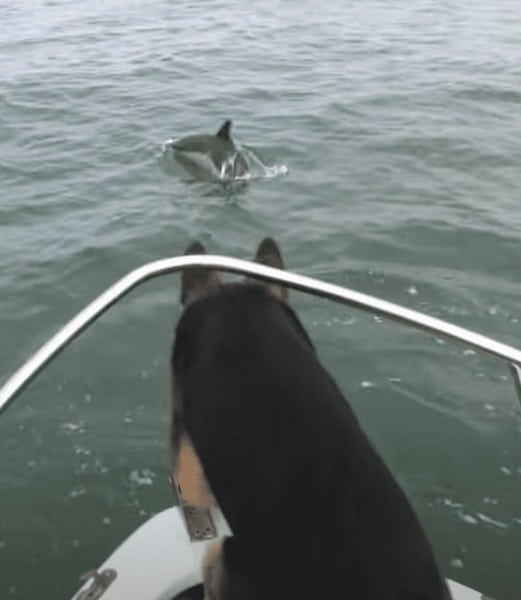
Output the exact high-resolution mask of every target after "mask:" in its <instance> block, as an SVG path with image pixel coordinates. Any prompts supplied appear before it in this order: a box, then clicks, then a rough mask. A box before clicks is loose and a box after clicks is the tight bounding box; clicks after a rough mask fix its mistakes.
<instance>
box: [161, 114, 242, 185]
mask: <svg viewBox="0 0 521 600" xmlns="http://www.w3.org/2000/svg"><path fill="white" fill-rule="evenodd" d="M231 126H232V122H231V121H230V120H229V119H228V120H226V121H225V122H224V123H223V124H222V125H221V127H220V129H219V131H218V132H217V133H216V134H215V135H211V134H202V135H189V136H187V137H184V138H182V139H180V140H179V141H177V142H173V143H172V148H173V149H174V152H175V153H174V156H175V158H176V160H177V161H178V162H179V163H180V164H181V165H183V167H185V168H186V169H187V170H188V171H189V172H190V173H191V174H193V175H196V176H198V177H201V176H203V177H204V178H215V177H216V176H217V178H219V179H234V178H235V177H241V176H244V175H246V174H247V173H248V171H249V165H248V161H247V159H246V157H245V156H244V155H243V154H241V153H240V152H239V150H238V149H237V147H236V146H235V144H234V142H233V140H232V138H231V136H230V128H231Z"/></svg>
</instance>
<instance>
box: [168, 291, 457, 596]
mask: <svg viewBox="0 0 521 600" xmlns="http://www.w3.org/2000/svg"><path fill="white" fill-rule="evenodd" d="M172 367H173V372H174V378H175V383H176V389H177V390H178V393H179V395H180V398H181V401H182V405H183V421H184V427H185V429H186V431H187V433H188V434H189V435H190V437H191V440H192V442H193V445H194V447H195V450H196V452H197V454H198V456H199V458H200V461H201V463H202V466H203V469H204V472H205V475H206V478H207V480H208V482H209V484H210V486H211V489H212V491H213V493H214V495H215V497H216V498H217V500H218V502H219V504H220V507H221V509H222V511H223V513H224V515H225V516H226V518H227V520H228V523H229V524H230V526H231V528H232V531H233V533H234V535H233V537H232V538H229V539H227V540H226V542H225V544H224V564H225V566H226V569H227V572H228V573H229V575H230V578H233V576H234V575H237V576H239V577H238V579H240V580H241V581H243V580H244V578H245V580H246V581H247V582H248V586H247V589H248V595H247V597H246V596H245V595H244V591H243V592H242V594H241V596H240V598H239V597H238V598H237V600H249V599H250V598H252V599H255V600H288V599H293V598H294V599H295V600H317V599H322V598H323V599H324V600H329V599H331V600H333V599H334V598H345V599H352V600H379V599H381V600H413V599H414V600H447V599H448V598H449V597H450V596H449V593H448V591H447V589H446V586H445V583H444V581H443V579H442V577H441V575H440V573H439V571H438V567H437V565H436V561H435V559H434V556H433V552H432V550H431V547H430V544H429V542H428V541H427V538H426V536H425V534H424V532H423V529H422V527H421V525H420V523H419V521H418V519H417V517H416V515H415V513H414V511H413V510H412V508H411V506H410V504H409V502H408V500H407V499H406V497H405V495H404V494H403V492H402V491H401V489H400V488H399V487H398V485H397V484H396V482H395V481H394V479H393V477H392V475H391V474H390V472H389V470H388V469H387V467H386V466H385V465H384V463H383V462H382V460H381V459H380V457H379V456H378V454H377V453H376V451H375V450H374V449H373V447H372V445H371V444H370V442H369V441H368V439H367V437H366V436H365V434H364V433H363V431H362V430H361V428H360V426H359V424H358V421H357V418H356V416H355V415H354V413H353V411H352V410H351V408H350V407H349V405H348V404H347V402H346V400H345V399H344V397H343V396H342V394H341V392H340V390H339V389H338V387H337V385H336V384H335V382H334V381H333V379H332V378H331V376H330V375H329V374H328V373H327V371H326V370H325V369H324V368H323V367H322V366H321V364H320V363H319V361H318V359H317V356H316V353H315V351H314V349H313V347H312V344H311V341H310V339H309V337H308V335H307V333H306V332H305V330H304V328H303V327H302V325H301V323H300V321H299V319H298V318H297V316H296V315H295V313H294V312H293V311H292V310H291V309H290V308H289V306H288V305H286V303H285V302H283V301H280V300H279V299H277V298H276V297H274V295H273V294H270V293H269V292H268V288H266V287H261V286H259V285H224V286H223V285H220V286H219V289H218V291H217V292H216V293H212V294H210V295H208V296H206V297H202V298H198V299H197V300H196V301H194V302H192V303H191V304H190V305H189V306H188V308H187V309H186V311H185V312H184V314H183V316H182V318H181V319H180V321H179V324H178V326H177V332H176V339H175V343H174V348H173V354H172ZM226 597H227V598H228V600H236V597H235V596H234V595H233V592H230V593H229V594H228V596H226Z"/></svg>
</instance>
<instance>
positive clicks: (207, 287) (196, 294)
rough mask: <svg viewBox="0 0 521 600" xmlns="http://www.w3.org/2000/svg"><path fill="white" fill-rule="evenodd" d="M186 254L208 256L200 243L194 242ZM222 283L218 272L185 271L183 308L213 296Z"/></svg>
mask: <svg viewBox="0 0 521 600" xmlns="http://www.w3.org/2000/svg"><path fill="white" fill-rule="evenodd" d="M185 254H206V250H205V248H204V246H203V245H202V244H201V243H200V242H193V243H192V244H190V246H188V248H187V249H186V250H185ZM220 285H221V281H220V279H219V275H218V273H217V271H214V270H212V269H205V268H201V267H191V268H190V269H185V270H184V271H183V272H182V274H181V303H182V304H183V306H187V305H188V304H190V303H192V302H195V301H196V300H201V299H202V298H205V297H206V296H211V295H212V294H216V293H217V292H218V291H219V287H220Z"/></svg>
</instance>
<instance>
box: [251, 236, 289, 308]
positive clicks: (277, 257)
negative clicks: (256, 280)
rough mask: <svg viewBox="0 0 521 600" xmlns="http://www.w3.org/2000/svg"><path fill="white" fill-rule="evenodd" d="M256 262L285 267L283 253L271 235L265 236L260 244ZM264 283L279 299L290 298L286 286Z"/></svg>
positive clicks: (278, 267) (268, 265)
mask: <svg viewBox="0 0 521 600" xmlns="http://www.w3.org/2000/svg"><path fill="white" fill-rule="evenodd" d="M255 262H258V263H260V264H261V265H266V266H267V267H274V268H275V269H284V261H283V260H282V254H281V253H280V250H279V247H278V245H277V242H276V241H275V240H274V239H272V238H270V237H267V238H264V239H263V240H262V242H261V243H260V244H259V247H258V248H257V254H256V255H255ZM264 285H265V286H266V288H267V290H268V292H269V293H270V294H271V295H272V296H275V298H277V299H278V300H283V301H286V300H287V299H288V289H287V288H285V287H284V286H282V285H279V284H278V283H266V284H264Z"/></svg>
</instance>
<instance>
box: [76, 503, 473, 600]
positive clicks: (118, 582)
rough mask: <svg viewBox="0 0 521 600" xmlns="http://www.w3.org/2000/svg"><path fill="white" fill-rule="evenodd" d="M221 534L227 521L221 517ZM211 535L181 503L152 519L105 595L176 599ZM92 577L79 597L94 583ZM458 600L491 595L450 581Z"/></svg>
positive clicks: (128, 544) (112, 560)
mask: <svg viewBox="0 0 521 600" xmlns="http://www.w3.org/2000/svg"><path fill="white" fill-rule="evenodd" d="M215 521H216V525H217V530H218V533H219V534H220V535H226V534H227V533H228V530H227V527H226V524H225V523H224V522H223V521H222V519H219V517H218V516H217V517H216V519H215ZM212 541H213V540H210V541H198V542H190V539H189V537H188V533H187V531H186V527H185V524H184V520H183V517H182V514H181V511H180V510H179V508H178V507H177V506H176V507H173V508H169V509H167V510H164V511H163V512H161V513H159V514H157V515H156V516H154V517H152V518H151V519H149V520H148V521H147V522H146V523H144V524H143V525H142V526H141V527H139V529H137V530H136V531H135V532H134V533H132V534H131V535H130V536H129V537H128V538H127V539H126V540H125V541H124V542H123V543H122V544H121V545H120V546H119V547H118V548H116V550H115V551H114V553H113V554H112V555H111V556H110V557H109V558H108V559H107V560H106V561H105V562H104V563H103V564H102V565H101V567H100V568H99V569H98V572H99V573H103V571H106V570H107V569H113V570H114V571H115V574H116V577H115V579H114V580H113V581H112V583H111V584H110V585H109V586H108V588H107V589H106V591H104V592H103V594H102V595H101V596H98V597H99V598H102V599H103V600H134V599H136V600H137V599H139V600H172V598H173V597H174V596H175V595H177V594H179V593H181V592H182V591H183V590H186V589H187V588H189V587H191V586H193V585H196V584H198V583H200V582H201V578H202V575H201V565H202V560H203V557H204V554H205V552H206V548H207V546H208V544H211V543H212ZM92 581H93V580H92V579H91V580H89V581H87V582H86V583H85V585H84V586H83V588H81V590H79V592H77V594H76V595H75V596H74V597H73V598H74V600H78V599H79V598H81V592H82V591H85V590H87V589H89V587H90V586H91V585H92ZM448 583H449V587H450V590H451V593H452V597H453V600H485V598H484V596H482V595H481V594H480V593H478V592H476V591H474V590H472V589H470V588H468V587H465V586H463V585H461V584H459V583H456V582H454V581H450V580H449V581H448Z"/></svg>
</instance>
